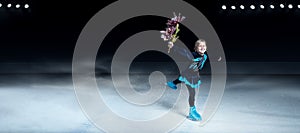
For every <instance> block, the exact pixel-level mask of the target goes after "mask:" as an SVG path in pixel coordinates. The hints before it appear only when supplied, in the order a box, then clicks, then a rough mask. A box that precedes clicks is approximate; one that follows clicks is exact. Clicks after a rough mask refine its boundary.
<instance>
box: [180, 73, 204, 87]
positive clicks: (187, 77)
mask: <svg viewBox="0 0 300 133" xmlns="http://www.w3.org/2000/svg"><path fill="white" fill-rule="evenodd" d="M178 79H179V80H180V81H181V82H184V83H185V84H186V85H188V86H190V87H192V88H194V89H196V88H199V87H200V84H201V80H200V75H199V72H198V71H194V70H193V69H186V70H184V71H183V72H182V73H181V75H180V76H179V78H178Z"/></svg>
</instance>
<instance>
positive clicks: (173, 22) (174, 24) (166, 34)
mask: <svg viewBox="0 0 300 133" xmlns="http://www.w3.org/2000/svg"><path fill="white" fill-rule="evenodd" d="M173 14H174V17H173V18H171V19H170V20H168V22H167V28H166V30H164V31H160V33H161V38H162V39H163V40H164V41H168V47H169V49H168V53H170V49H171V48H172V47H173V46H174V43H175V42H176V40H177V39H178V38H179V36H177V34H178V32H179V31H180V29H179V23H180V22H181V21H183V20H184V19H185V17H184V16H181V14H180V13H179V15H178V16H177V15H176V14H175V13H173Z"/></svg>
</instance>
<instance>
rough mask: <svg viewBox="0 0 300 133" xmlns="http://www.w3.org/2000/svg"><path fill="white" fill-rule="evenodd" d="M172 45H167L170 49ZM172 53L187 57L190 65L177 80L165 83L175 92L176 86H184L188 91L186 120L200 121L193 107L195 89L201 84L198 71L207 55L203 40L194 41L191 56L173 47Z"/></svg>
mask: <svg viewBox="0 0 300 133" xmlns="http://www.w3.org/2000/svg"><path fill="white" fill-rule="evenodd" d="M173 46H174V45H173V43H169V44H168V47H169V48H172V47H173ZM174 48H175V49H174V50H173V51H174V52H179V53H180V54H181V55H183V56H185V57H187V58H188V59H189V60H190V61H191V65H190V66H189V67H188V68H187V69H185V70H184V71H183V72H181V74H180V75H179V77H178V78H177V79H175V80H174V81H169V82H167V85H168V86H169V87H170V88H172V89H174V90H176V89H177V86H176V85H177V84H179V83H184V84H186V86H187V88H188V91H189V105H190V110H189V115H188V116H187V118H188V119H190V120H193V121H201V120H202V117H201V115H200V114H199V113H198V112H197V110H196V107H195V92H196V91H195V89H198V88H199V87H200V84H201V80H200V75H199V71H200V70H202V68H203V66H204V63H205V62H206V59H207V55H206V54H205V52H206V49H207V47H206V42H205V40H203V39H200V40H198V41H196V43H195V47H194V50H195V51H194V52H192V55H191V54H190V53H189V51H187V50H180V49H178V48H177V47H174Z"/></svg>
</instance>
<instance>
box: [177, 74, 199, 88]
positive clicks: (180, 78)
mask: <svg viewBox="0 0 300 133" xmlns="http://www.w3.org/2000/svg"><path fill="white" fill-rule="evenodd" d="M178 79H179V80H180V81H182V82H184V83H185V84H186V85H189V86H191V87H192V88H194V89H197V88H199V87H200V84H201V81H200V80H198V83H197V84H192V83H190V82H189V81H188V80H187V79H186V78H185V77H182V76H179V78H178Z"/></svg>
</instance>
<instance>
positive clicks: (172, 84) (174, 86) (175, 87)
mask: <svg viewBox="0 0 300 133" xmlns="http://www.w3.org/2000/svg"><path fill="white" fill-rule="evenodd" d="M167 85H168V86H169V87H170V88H172V89H174V90H176V89H177V86H176V85H175V84H174V83H173V82H172V81H169V82H167Z"/></svg>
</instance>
